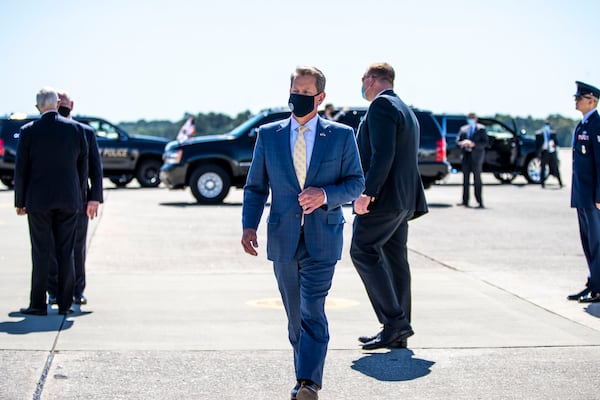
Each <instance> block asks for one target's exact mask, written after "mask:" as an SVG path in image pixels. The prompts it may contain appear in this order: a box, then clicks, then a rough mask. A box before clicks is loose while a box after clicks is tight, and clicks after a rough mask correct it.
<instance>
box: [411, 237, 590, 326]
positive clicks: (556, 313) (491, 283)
mask: <svg viewBox="0 0 600 400" xmlns="http://www.w3.org/2000/svg"><path fill="white" fill-rule="evenodd" d="M408 251H410V252H412V253H415V254H418V255H419V256H421V257H424V258H426V259H428V260H430V261H432V262H434V263H436V264H438V265H440V266H442V267H444V268H447V269H450V270H452V271H455V272H459V273H461V274H464V275H467V276H469V277H470V278H471V279H475V280H477V281H479V282H481V283H483V284H485V285H488V286H490V287H493V288H495V289H497V290H500V291H501V292H504V293H506V294H509V295H511V296H514V297H516V298H517V299H519V300H521V301H524V302H526V303H528V304H530V305H532V306H534V307H536V308H539V309H540V310H544V311H546V312H548V313H550V314H552V315H555V316H557V317H560V318H562V319H564V320H566V321H569V322H571V323H574V324H577V325H579V326H582V327H585V328H588V329H592V330H594V331H598V330H597V329H595V328H593V327H591V326H589V325H586V324H584V323H582V322H579V321H576V320H573V319H571V318H568V317H566V316H565V315H562V314H560V313H558V312H556V311H554V310H551V309H550V308H548V307H544V306H542V305H540V304H538V303H535V302H533V301H532V300H529V299H527V298H525V297H523V296H521V295H519V294H517V293H515V292H512V291H510V290H508V289H506V288H504V287H502V286H499V285H497V284H495V283H493V282H490V281H488V280H486V279H483V278H481V277H478V276H474V275H472V274H470V273H468V272H467V271H464V270H461V269H459V268H456V267H454V266H452V265H450V264H447V263H445V262H443V261H440V260H438V259H436V258H435V257H431V256H430V255H427V254H425V253H422V252H420V251H418V250H415V249H411V248H409V249H408Z"/></svg>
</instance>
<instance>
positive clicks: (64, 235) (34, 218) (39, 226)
mask: <svg viewBox="0 0 600 400" xmlns="http://www.w3.org/2000/svg"><path fill="white" fill-rule="evenodd" d="M36 107H37V108H38V110H39V112H40V114H41V118H40V119H38V120H36V121H32V122H30V123H28V124H26V125H24V126H22V127H21V131H20V133H19V143H18V150H17V159H16V163H15V207H16V211H17V215H25V214H27V220H28V223H29V235H30V236H31V260H32V264H33V265H32V274H31V294H30V301H29V307H27V308H22V309H21V310H20V312H21V313H22V314H27V315H47V313H48V307H47V305H46V290H47V286H48V275H49V267H50V265H49V264H50V258H51V256H52V255H55V256H56V259H57V264H58V289H57V292H56V295H57V304H58V313H59V314H68V313H70V312H72V310H71V304H72V303H73V279H74V274H75V273H74V267H73V248H74V245H75V233H76V227H77V216H78V215H77V214H78V213H80V212H81V208H82V207H83V203H84V201H85V195H86V193H85V188H86V180H87V176H88V171H87V169H88V145H87V141H86V139H85V133H84V131H83V128H82V127H81V125H80V124H79V123H76V122H74V121H69V120H68V119H66V118H63V117H61V116H60V115H58V112H57V108H58V94H57V93H56V91H55V90H54V89H51V88H43V89H41V90H40V91H39V92H38V94H37V96H36Z"/></svg>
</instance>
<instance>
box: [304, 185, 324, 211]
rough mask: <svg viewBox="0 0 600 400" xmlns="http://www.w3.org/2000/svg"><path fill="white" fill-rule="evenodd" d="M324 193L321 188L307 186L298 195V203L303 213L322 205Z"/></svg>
mask: <svg viewBox="0 0 600 400" xmlns="http://www.w3.org/2000/svg"><path fill="white" fill-rule="evenodd" d="M324 201H325V193H324V192H323V189H321V188H318V187H312V186H309V187H307V188H306V189H304V190H303V191H301V192H300V194H299V195H298V204H300V207H302V211H304V214H310V213H312V212H313V211H315V210H316V209H317V208H319V207H321V206H322V205H323V202H324Z"/></svg>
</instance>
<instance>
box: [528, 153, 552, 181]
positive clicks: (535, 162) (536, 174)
mask: <svg viewBox="0 0 600 400" xmlns="http://www.w3.org/2000/svg"><path fill="white" fill-rule="evenodd" d="M541 165H542V160H540V158H539V157H535V156H532V157H530V158H528V159H527V164H526V166H525V178H526V179H527V182H529V183H540V182H541V181H542V180H541V179H540V166H541ZM549 172H550V171H549V169H548V166H546V168H545V170H544V176H548V173H549Z"/></svg>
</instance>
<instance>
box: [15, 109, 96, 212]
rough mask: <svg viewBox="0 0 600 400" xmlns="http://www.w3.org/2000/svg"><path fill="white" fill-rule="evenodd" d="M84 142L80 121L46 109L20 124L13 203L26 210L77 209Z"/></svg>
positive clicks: (82, 194) (81, 189) (82, 185)
mask: <svg viewBox="0 0 600 400" xmlns="http://www.w3.org/2000/svg"><path fill="white" fill-rule="evenodd" d="M87 176H88V145H87V141H86V139H85V133H84V130H83V128H82V127H81V125H80V124H79V123H77V122H75V121H70V120H68V119H66V118H63V117H61V116H59V115H58V113H57V112H47V113H45V114H44V115H42V117H41V118H40V119H39V120H37V121H33V122H30V123H29V124H26V125H24V126H23V127H21V133H20V136H19V144H18V146H17V159H16V163H15V207H18V208H21V207H26V209H27V212H36V211H47V210H52V209H61V210H80V209H81V208H82V207H83V203H84V201H85V196H86V193H85V188H86V186H85V184H86V182H85V181H86V179H87Z"/></svg>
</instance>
